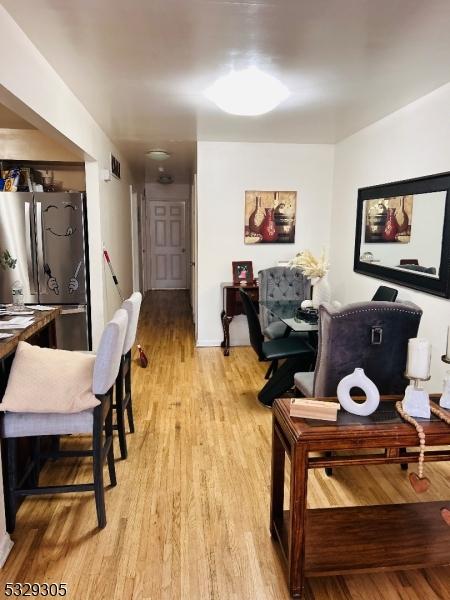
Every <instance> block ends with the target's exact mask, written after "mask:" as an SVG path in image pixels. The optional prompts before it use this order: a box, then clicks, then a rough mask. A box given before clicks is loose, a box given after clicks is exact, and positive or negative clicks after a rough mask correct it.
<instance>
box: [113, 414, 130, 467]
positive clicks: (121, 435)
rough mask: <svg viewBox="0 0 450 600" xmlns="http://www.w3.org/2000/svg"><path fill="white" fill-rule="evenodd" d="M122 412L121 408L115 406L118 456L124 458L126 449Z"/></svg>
mask: <svg viewBox="0 0 450 600" xmlns="http://www.w3.org/2000/svg"><path fill="white" fill-rule="evenodd" d="M123 417H124V412H123V410H122V408H120V407H119V406H117V408H116V419H117V433H118V434H119V447H120V457H121V458H123V459H125V458H127V456H128V449H127V436H126V433H125V421H124V418H123Z"/></svg>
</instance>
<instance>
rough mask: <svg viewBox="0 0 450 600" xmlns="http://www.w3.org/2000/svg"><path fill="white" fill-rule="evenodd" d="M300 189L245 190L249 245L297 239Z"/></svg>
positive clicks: (245, 235)
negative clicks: (296, 221) (298, 192)
mask: <svg viewBox="0 0 450 600" xmlns="http://www.w3.org/2000/svg"><path fill="white" fill-rule="evenodd" d="M296 204H297V192H263V191H247V192H245V223H244V226H245V229H244V242H245V243H246V244H293V243H294V242H295V218H296Z"/></svg>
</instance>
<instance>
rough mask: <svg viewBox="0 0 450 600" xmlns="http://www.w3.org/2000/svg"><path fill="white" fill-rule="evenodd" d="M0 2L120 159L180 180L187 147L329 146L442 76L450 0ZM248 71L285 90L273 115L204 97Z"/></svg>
mask: <svg viewBox="0 0 450 600" xmlns="http://www.w3.org/2000/svg"><path fill="white" fill-rule="evenodd" d="M2 1H3V5H4V6H5V8H6V9H7V10H8V11H9V12H10V13H11V15H12V16H13V17H14V18H15V19H16V21H17V22H18V23H19V25H20V26H21V27H22V28H23V29H24V31H25V32H26V33H27V35H28V36H29V37H30V38H31V40H32V41H33V42H34V43H35V44H36V46H37V47H38V48H39V49H40V50H41V52H42V53H43V54H44V56H45V57H46V58H47V60H48V61H49V62H50V63H51V64H52V65H53V66H54V67H55V68H56V70H57V71H58V72H59V74H60V75H61V76H62V77H63V79H64V80H65V81H66V82H67V84H68V85H69V86H70V87H71V89H72V90H73V91H74V92H75V94H76V95H77V96H78V97H79V98H80V100H81V101H82V102H83V103H84V104H85V106H86V107H87V108H88V110H89V111H90V112H91V113H92V114H93V116H94V117H95V119H96V120H97V121H98V122H99V123H100V124H101V126H102V127H103V128H104V129H105V131H106V132H107V133H108V134H109V135H110V136H111V138H112V139H113V140H114V141H115V142H116V143H117V145H118V146H119V147H120V148H121V149H122V150H123V151H124V152H125V153H126V154H127V156H128V157H129V159H130V161H131V162H132V163H133V164H134V165H135V166H136V167H140V168H142V167H143V166H144V152H145V151H146V150H149V149H150V148H152V147H161V146H162V147H164V148H170V149H172V151H173V158H172V159H170V160H169V161H167V162H166V163H165V165H164V166H165V168H166V171H169V170H171V171H172V173H173V174H174V176H175V178H176V181H178V182H181V181H186V179H185V178H186V176H188V175H189V172H190V170H191V168H190V166H189V165H190V161H193V160H194V156H195V141H196V140H198V139H202V140H226V141H270V142H299V143H322V142H330V143H332V142H335V141H337V140H339V139H342V138H343V137H345V136H347V135H349V134H351V133H353V132H355V131H357V130H358V129H360V128H361V127H363V126H365V125H368V124H369V123H371V122H373V121H375V120H377V119H379V118H381V117H382V116H384V115H386V114H388V113H390V112H392V111H394V110H396V109H397V108H399V107H401V106H403V105H405V104H407V103H408V102H410V101H412V100H414V99H416V98H419V97H420V96H422V95H424V94H426V93H428V92H430V91H432V90H433V89H435V88H437V87H439V86H440V85H443V84H444V83H446V82H447V81H449V80H450V35H449V33H448V32H449V29H450V2H449V0H254V1H249V2H239V1H234V0H127V1H126V2H125V1H119V0H76V1H72V2H70V1H57V0H33V2H30V1H29V0H2ZM12 51H13V49H12ZM249 64H257V65H258V66H259V67H260V68H262V69H264V70H266V71H267V72H269V73H271V74H273V75H275V76H277V77H278V78H279V79H280V80H281V81H282V82H283V83H285V84H286V85H287V86H288V87H289V88H290V90H291V92H292V95H291V97H290V98H289V99H288V100H287V101H286V102H284V103H283V105H281V106H280V107H279V108H278V109H276V110H275V111H274V112H272V113H270V114H268V115H264V116H261V117H251V118H248V117H235V116H229V115H226V114H224V113H222V112H221V111H219V109H216V108H215V107H213V106H212V105H211V104H209V102H208V101H207V100H206V99H204V98H203V95H202V91H203V90H204V89H205V88H206V87H207V86H208V85H210V84H211V83H212V82H213V81H214V79H216V78H217V77H218V76H219V75H222V74H224V73H225V72H227V71H228V70H229V68H230V67H231V66H234V67H237V68H239V67H244V66H248V65H249ZM155 172H156V171H155V168H154V167H150V170H149V176H150V177H154V176H155ZM188 178H189V177H188Z"/></svg>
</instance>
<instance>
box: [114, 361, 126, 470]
mask: <svg viewBox="0 0 450 600" xmlns="http://www.w3.org/2000/svg"><path fill="white" fill-rule="evenodd" d="M123 370H124V357H123V356H122V358H121V361H120V367H119V373H118V375H117V379H116V386H115V387H116V424H117V433H118V435H119V446H120V457H121V458H122V459H125V458H127V456H128V450H127V438H126V434H125V421H124V408H123V398H124V389H123V388H124V376H123Z"/></svg>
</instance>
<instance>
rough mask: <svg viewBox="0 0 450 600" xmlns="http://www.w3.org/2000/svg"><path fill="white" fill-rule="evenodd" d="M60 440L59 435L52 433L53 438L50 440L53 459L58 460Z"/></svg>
mask: <svg viewBox="0 0 450 600" xmlns="http://www.w3.org/2000/svg"><path fill="white" fill-rule="evenodd" d="M60 442H61V438H60V436H59V435H52V439H51V441H50V452H51V454H52V460H56V459H57V458H58V453H59V447H60Z"/></svg>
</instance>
